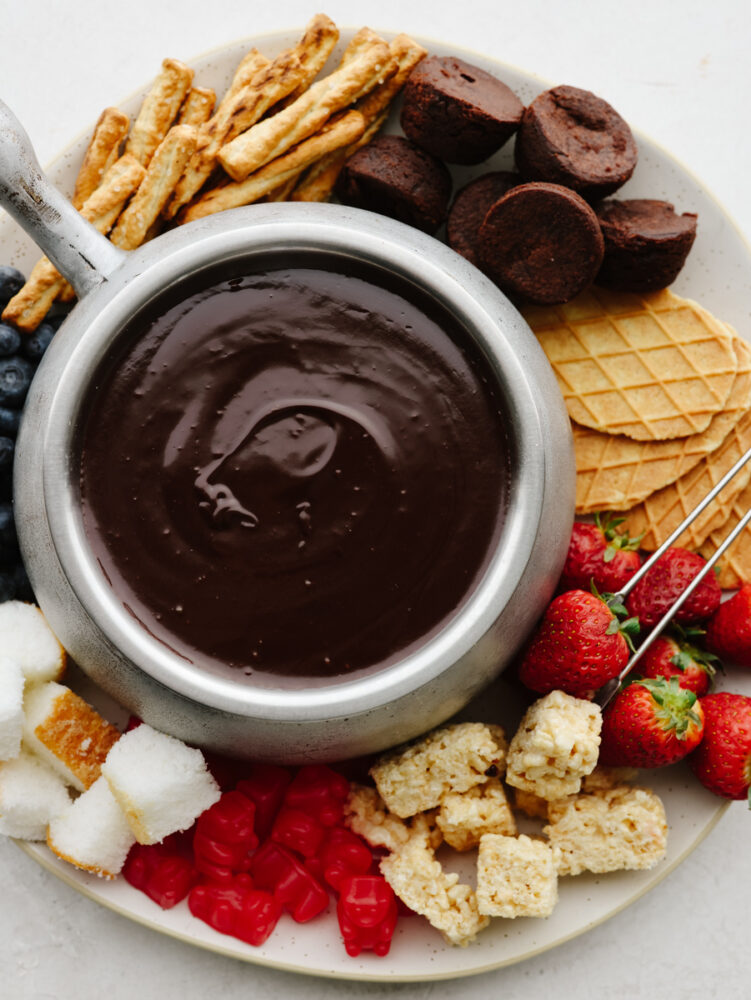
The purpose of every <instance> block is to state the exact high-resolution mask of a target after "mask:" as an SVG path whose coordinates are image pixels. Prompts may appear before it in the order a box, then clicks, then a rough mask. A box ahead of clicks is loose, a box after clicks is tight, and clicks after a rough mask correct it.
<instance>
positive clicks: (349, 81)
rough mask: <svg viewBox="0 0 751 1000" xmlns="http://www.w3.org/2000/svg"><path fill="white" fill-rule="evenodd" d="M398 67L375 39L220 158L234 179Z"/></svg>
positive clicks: (297, 139) (273, 156) (302, 136)
mask: <svg viewBox="0 0 751 1000" xmlns="http://www.w3.org/2000/svg"><path fill="white" fill-rule="evenodd" d="M395 71H396V64H395V63H394V62H393V60H391V57H390V55H389V50H388V46H387V45H386V44H385V43H384V42H375V43H374V44H373V45H372V46H371V47H370V48H369V49H368V51H366V52H363V53H362V54H361V55H359V56H357V57H356V58H355V59H353V60H352V61H351V62H349V63H347V65H346V66H343V67H341V68H340V69H337V70H335V71H334V72H333V73H331V74H330V75H329V76H327V77H324V79H323V80H319V81H318V83H314V84H313V86H312V87H310V89H309V90H306V91H305V93H304V94H303V95H302V97H299V98H298V99H297V100H296V101H295V102H294V104H290V106H289V107H288V108H285V109H284V110H283V111H280V112H279V113H278V114H276V115H273V116H272V117H271V118H267V119H266V120H265V121H262V122H259V123H258V124H257V125H254V126H253V128H251V129H250V130H249V131H247V132H245V133H243V134H242V135H240V136H238V137H237V138H236V139H233V140H232V142H230V143H229V144H228V145H227V146H224V147H223V149H222V150H221V151H220V153H219V157H218V158H219V162H220V163H221V165H222V166H223V167H224V169H225V170H226V171H227V173H228V174H229V175H230V177H232V178H233V179H234V180H236V181H241V180H243V179H244V178H245V177H247V176H248V175H249V174H250V173H252V172H253V171H255V170H258V169H259V168H260V167H262V166H263V165H264V164H265V163H268V162H269V161H270V160H274V159H276V158H277V157H279V156H281V155H282V153H285V152H286V151H287V150H288V149H289V148H290V147H291V146H295V145H297V144H298V143H299V142H301V141H302V140H303V139H306V138H307V137H308V136H309V135H312V134H313V133H315V132H317V131H318V130H319V129H320V128H321V126H322V125H323V124H324V123H325V121H326V119H327V118H330V117H331V115H333V114H335V113H336V112H337V111H341V110H342V109H344V108H346V107H347V106H348V105H349V104H351V103H352V102H353V101H356V100H357V99H358V98H360V97H363V96H364V95H365V94H367V93H368V92H369V91H370V90H372V89H373V87H375V86H377V85H378V84H379V83H382V82H383V80H384V79H386V78H387V77H388V76H390V75H392V73H393V72H395Z"/></svg>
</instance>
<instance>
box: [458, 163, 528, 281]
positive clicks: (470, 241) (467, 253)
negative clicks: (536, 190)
mask: <svg viewBox="0 0 751 1000" xmlns="http://www.w3.org/2000/svg"><path fill="white" fill-rule="evenodd" d="M521 183H522V179H521V177H520V176H519V174H515V173H511V171H508V170H495V171H493V172H492V173H489V174H483V175H482V176H481V177H476V178H475V179H474V180H473V181H470V182H469V184H465V185H464V187H463V188H462V189H461V190H460V191H459V193H458V194H457V195H456V197H455V198H454V203H453V204H452V206H451V208H450V209H449V216H448V219H447V221H446V238H447V240H448V245H449V246H450V247H451V248H452V250H456V252H457V253H460V254H461V255H462V257H466V258H467V260H468V261H470V263H472V264H474V265H475V267H480V268H481V267H482V263H481V261H480V256H479V253H478V250H477V239H478V235H479V232H480V226H481V225H482V223H483V220H484V218H485V216H486V215H487V213H488V209H489V208H490V207H491V206H492V205H494V204H495V203H496V202H497V201H498V199H499V198H502V197H503V196H504V195H505V194H506V192H507V191H510V190H511V188H512V187H515V186H516V185H517V184H521Z"/></svg>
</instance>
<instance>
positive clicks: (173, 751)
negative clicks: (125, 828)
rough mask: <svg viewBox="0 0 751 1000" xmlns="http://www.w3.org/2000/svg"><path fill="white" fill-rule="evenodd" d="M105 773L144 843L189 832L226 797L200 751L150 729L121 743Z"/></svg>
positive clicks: (141, 728) (127, 736)
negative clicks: (172, 834) (201, 815)
mask: <svg viewBox="0 0 751 1000" xmlns="http://www.w3.org/2000/svg"><path fill="white" fill-rule="evenodd" d="M102 775H103V776H104V777H105V778H106V780H107V782H108V784H109V787H110V789H111V791H112V794H113V795H114V797H115V798H116V799H117V801H118V803H119V804H120V807H121V809H122V810H123V812H124V813H125V815H126V816H127V818H128V823H129V824H130V827H131V829H132V830H133V833H134V835H135V837H136V839H137V840H138V842H139V844H156V843H158V841H160V840H163V839H164V838H165V837H167V836H169V834H171V833H176V832H177V831H178V830H186V829H187V828H188V827H189V826H190V825H191V824H192V823H193V821H194V820H195V819H196V818H197V817H198V816H200V814H201V813H202V812H203V811H204V810H205V809H208V808H209V806H211V805H213V804H214V803H215V802H216V801H217V800H218V799H219V797H220V795H221V792H220V791H219V786H218V785H217V783H216V781H215V780H214V778H213V777H212V776H211V774H210V773H209V771H208V769H207V767H206V761H205V760H204V757H203V754H202V753H201V751H200V750H194V749H192V748H191V747H187V746H186V745H185V744H184V743H181V742H180V740H177V739H175V738H174V737H173V736H167V735H165V734H164V733H159V732H157V731H156V730H155V729H152V728H151V726H147V725H140V726H139V727H138V728H137V729H132V730H131V731H130V732H129V733H126V734H125V735H124V736H122V737H121V738H120V739H119V740H118V742H117V743H116V744H115V745H114V746H113V748H112V749H111V750H110V752H109V754H108V756H107V760H106V761H105V762H104V764H103V765H102Z"/></svg>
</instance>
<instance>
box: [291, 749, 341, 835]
mask: <svg viewBox="0 0 751 1000" xmlns="http://www.w3.org/2000/svg"><path fill="white" fill-rule="evenodd" d="M348 795H349V782H348V781H347V779H346V778H345V777H344V776H343V775H341V774H338V773H337V772H336V771H332V770H331V768H330V767H326V765H325V764H308V765H306V766H305V767H301V768H300V770H299V771H298V772H297V774H296V775H295V777H294V779H293V781H292V784H291V785H290V786H289V788H288V789H287V794H286V796H285V799H284V802H285V805H288V806H290V807H291V808H292V809H301V810H302V811H303V812H306V813H308V815H309V816H315V818H316V819H317V820H318V822H319V823H322V824H323V825H324V826H335V825H336V824H337V823H338V822H339V821H340V820H341V818H342V815H343V813H344V802H345V800H346V799H347V796H348Z"/></svg>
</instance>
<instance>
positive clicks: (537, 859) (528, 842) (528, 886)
mask: <svg viewBox="0 0 751 1000" xmlns="http://www.w3.org/2000/svg"><path fill="white" fill-rule="evenodd" d="M477 902H478V905H479V908H480V913H486V914H488V915H489V916H492V917H510V918H514V917H549V916H550V914H551V913H552V912H553V907H554V906H555V904H556V903H557V902H558V875H557V872H556V864H555V852H554V850H553V849H552V848H551V847H550V846H549V845H548V844H546V843H545V842H544V841H542V840H533V839H532V838H531V837H527V836H526V835H525V834H521V835H520V836H519V837H504V836H502V835H500V834H495V833H486V834H485V836H484V837H482V838H481V839H480V848H479V850H478V852H477Z"/></svg>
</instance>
